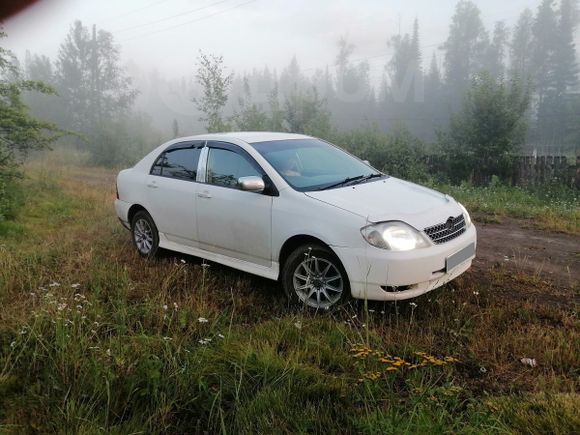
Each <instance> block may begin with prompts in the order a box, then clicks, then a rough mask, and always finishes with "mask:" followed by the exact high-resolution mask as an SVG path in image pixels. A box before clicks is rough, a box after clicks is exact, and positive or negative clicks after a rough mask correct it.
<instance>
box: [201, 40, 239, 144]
mask: <svg viewBox="0 0 580 435" xmlns="http://www.w3.org/2000/svg"><path fill="white" fill-rule="evenodd" d="M223 63H224V61H223V57H222V56H214V55H213V54H209V55H208V54H205V53H203V52H202V51H200V52H199V56H198V59H197V72H196V74H195V78H196V80H197V83H198V84H199V85H200V86H201V88H202V95H201V97H196V98H194V99H193V102H194V103H195V104H196V106H197V109H198V110H199V111H200V112H201V113H202V116H201V117H200V118H199V120H200V121H202V122H204V123H206V129H207V131H208V132H209V133H216V132H220V131H226V130H229V125H228V124H227V123H226V122H225V121H224V119H223V114H222V111H223V109H224V107H225V105H226V103H227V101H228V92H229V89H230V86H231V84H232V79H233V74H231V73H230V74H226V71H225V67H224V65H223Z"/></svg>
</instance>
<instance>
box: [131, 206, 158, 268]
mask: <svg viewBox="0 0 580 435" xmlns="http://www.w3.org/2000/svg"><path fill="white" fill-rule="evenodd" d="M131 236H132V237H131V238H132V239H133V244H134V245H135V248H137V252H138V253H139V255H140V256H142V257H153V256H155V254H156V253H157V249H158V248H159V233H158V232H157V227H156V226H155V222H153V219H152V218H151V216H150V215H149V213H147V212H146V211H144V210H141V211H138V212H137V213H135V216H133V220H132V221H131Z"/></svg>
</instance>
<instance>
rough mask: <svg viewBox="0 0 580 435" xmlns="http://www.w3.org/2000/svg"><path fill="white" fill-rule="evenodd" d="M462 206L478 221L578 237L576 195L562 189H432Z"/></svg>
mask: <svg viewBox="0 0 580 435" xmlns="http://www.w3.org/2000/svg"><path fill="white" fill-rule="evenodd" d="M434 188H435V189H436V190H439V191H441V192H445V193H448V194H449V195H451V196H453V197H454V198H455V199H457V200H458V201H459V202H461V203H463V204H464V205H465V207H467V208H468V209H469V210H470V212H472V213H474V214H475V216H476V218H477V219H478V220H479V221H488V222H498V221H501V219H502V218H503V217H514V218H519V219H527V220H530V221H533V225H534V226H535V227H536V228H539V229H542V230H548V231H559V232H564V233H569V234H580V193H579V192H578V191H577V190H573V189H570V188H566V187H563V186H557V185H555V186H546V187H537V188H522V187H513V186H504V185H501V184H498V183H495V184H492V185H490V186H488V187H474V186H470V185H468V184H462V185H460V186H453V185H436V186H434Z"/></svg>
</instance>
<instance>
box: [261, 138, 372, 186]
mask: <svg viewBox="0 0 580 435" xmlns="http://www.w3.org/2000/svg"><path fill="white" fill-rule="evenodd" d="M251 145H252V146H253V147H254V148H255V149H256V150H257V151H258V152H259V153H260V154H261V155H262V156H263V157H264V158H265V159H266V160H267V161H268V163H270V164H271V165H272V166H273V167H274V169H276V171H277V172H278V173H279V174H280V175H281V176H282V177H283V178H284V180H286V182H287V183H288V184H290V186H292V187H293V188H294V189H296V190H299V191H301V192H307V191H312V190H322V189H331V188H335V187H341V186H344V185H348V184H350V183H356V182H365V181H368V180H370V179H375V177H376V178H379V177H380V176H382V174H381V173H379V172H377V171H376V170H374V169H373V168H371V167H370V166H368V165H367V164H365V163H364V162H362V161H361V160H359V159H357V158H356V157H353V156H351V155H350V154H348V153H347V152H345V151H343V150H341V149H340V148H338V147H336V146H334V145H331V144H329V143H327V142H323V141H321V140H319V139H288V140H276V141H269V142H256V143H253V144H251Z"/></svg>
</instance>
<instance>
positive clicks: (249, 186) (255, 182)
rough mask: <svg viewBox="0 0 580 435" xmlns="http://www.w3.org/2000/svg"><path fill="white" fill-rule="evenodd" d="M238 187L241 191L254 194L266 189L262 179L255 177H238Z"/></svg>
mask: <svg viewBox="0 0 580 435" xmlns="http://www.w3.org/2000/svg"><path fill="white" fill-rule="evenodd" d="M238 185H239V186H240V189H242V190H246V191H248V192H256V193H260V192H263V191H264V189H265V188H266V183H264V180H263V179H262V177H256V176H251V177H240V178H238Z"/></svg>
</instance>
